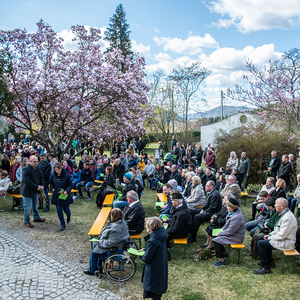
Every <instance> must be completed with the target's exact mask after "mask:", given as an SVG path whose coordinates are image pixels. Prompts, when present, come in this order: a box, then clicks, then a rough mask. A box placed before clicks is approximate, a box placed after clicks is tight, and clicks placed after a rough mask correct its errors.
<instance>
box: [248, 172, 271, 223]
mask: <svg viewBox="0 0 300 300" xmlns="http://www.w3.org/2000/svg"><path fill="white" fill-rule="evenodd" d="M274 190H275V179H274V178H273V177H268V178H267V181H266V184H265V185H263V187H262V188H261V190H260V192H263V191H265V192H267V193H268V195H270V194H271V193H272V192H273V191H274ZM259 195H260V193H259V194H258V195H257V198H256V200H257V201H255V202H253V203H252V217H251V219H250V221H253V220H255V214H256V211H257V210H261V209H262V207H263V201H262V200H261V199H260V197H259Z"/></svg>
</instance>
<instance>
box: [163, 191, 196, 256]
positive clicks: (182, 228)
mask: <svg viewBox="0 0 300 300" xmlns="http://www.w3.org/2000/svg"><path fill="white" fill-rule="evenodd" d="M170 195H171V200H172V205H173V207H172V208H171V209H172V210H173V212H174V213H173V214H172V217H171V218H170V219H168V220H165V219H163V222H164V223H166V224H168V228H167V234H168V236H169V237H168V239H167V247H168V248H169V247H170V241H171V240H173V239H183V238H186V237H187V236H188V234H189V232H190V230H191V226H192V216H191V213H190V211H189V209H188V208H187V206H186V204H183V203H182V200H183V196H182V194H181V193H180V192H179V190H177V189H174V190H172V191H171V192H170ZM168 260H171V255H170V253H169V252H168Z"/></svg>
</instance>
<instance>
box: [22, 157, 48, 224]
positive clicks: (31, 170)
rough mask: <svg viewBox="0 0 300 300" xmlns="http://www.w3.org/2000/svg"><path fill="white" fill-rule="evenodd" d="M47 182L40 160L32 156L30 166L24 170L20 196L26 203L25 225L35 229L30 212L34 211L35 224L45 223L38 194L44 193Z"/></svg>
mask: <svg viewBox="0 0 300 300" xmlns="http://www.w3.org/2000/svg"><path fill="white" fill-rule="evenodd" d="M44 186H45V181H44V177H43V174H42V172H41V169H40V168H38V159H37V157H36V156H35V155H32V156H31V157H30V159H29V164H28V165H27V166H25V167H24V168H23V169H22V182H21V187H20V194H21V195H22V196H23V203H24V225H25V226H27V227H29V228H33V225H32V224H31V223H30V211H31V209H32V211H33V218H34V222H45V221H46V219H44V218H41V217H40V215H39V211H38V201H37V197H38V192H39V191H43V190H44Z"/></svg>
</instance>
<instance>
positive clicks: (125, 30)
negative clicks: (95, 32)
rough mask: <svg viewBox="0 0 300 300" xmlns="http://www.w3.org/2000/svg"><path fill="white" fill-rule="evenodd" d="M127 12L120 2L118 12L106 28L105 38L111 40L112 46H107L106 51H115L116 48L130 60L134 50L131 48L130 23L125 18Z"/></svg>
mask: <svg viewBox="0 0 300 300" xmlns="http://www.w3.org/2000/svg"><path fill="white" fill-rule="evenodd" d="M125 17H126V13H125V11H124V8H123V5H122V4H119V5H118V6H117V8H116V12H115V13H114V14H113V16H112V17H111V18H110V19H109V22H110V23H109V27H108V28H106V31H105V32H104V35H105V36H104V39H105V40H107V41H109V43H110V47H109V48H107V50H106V51H105V53H107V52H111V51H113V50H114V49H115V48H118V49H120V50H121V52H122V55H123V56H124V57H125V58H126V57H128V56H129V57H130V60H131V61H132V60H133V51H132V50H131V40H130V38H129V34H130V33H131V31H130V30H129V24H128V23H126V22H127V20H126V19H125Z"/></svg>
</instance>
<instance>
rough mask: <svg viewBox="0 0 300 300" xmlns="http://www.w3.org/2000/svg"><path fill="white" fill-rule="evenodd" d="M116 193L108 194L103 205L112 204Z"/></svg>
mask: <svg viewBox="0 0 300 300" xmlns="http://www.w3.org/2000/svg"><path fill="white" fill-rule="evenodd" d="M114 196H115V194H108V195H106V196H105V199H104V201H103V206H107V205H112V204H113V200H114Z"/></svg>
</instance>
